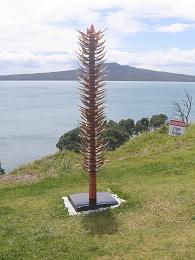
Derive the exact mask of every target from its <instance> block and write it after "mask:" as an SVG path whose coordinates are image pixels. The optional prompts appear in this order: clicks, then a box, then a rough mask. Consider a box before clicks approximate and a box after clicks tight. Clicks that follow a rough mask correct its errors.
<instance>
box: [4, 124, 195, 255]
mask: <svg viewBox="0 0 195 260" xmlns="http://www.w3.org/2000/svg"><path fill="white" fill-rule="evenodd" d="M12 174H13V180H11V181H6V180H3V179H2V180H0V185H1V189H0V259H1V260H2V259H6V260H7V259H166V260H167V259H181V260H183V259H195V126H194V125H192V126H190V127H189V128H188V129H187V134H186V135H185V136H183V137H170V136H168V135H167V134H166V133H163V132H160V131H157V132H155V133H151V134H148V133H146V134H143V135H142V136H140V137H137V138H135V139H133V140H131V141H129V142H127V143H126V144H125V145H123V146H122V147H121V148H119V149H118V150H116V151H114V152H111V153H109V154H108V156H107V161H106V165H105V168H104V170H103V171H102V172H101V173H100V174H99V175H98V190H99V191H107V190H111V191H112V192H114V193H117V194H118V195H119V196H120V197H121V198H123V199H125V200H126V203H124V204H122V205H121V206H120V207H119V208H116V209H113V210H107V211H105V212H103V213H98V214H97V213H96V214H92V215H89V216H74V217H70V216H68V213H67V210H66V209H64V206H63V201H62V197H63V196H65V195H67V194H70V193H75V192H83V191H87V190H88V183H87V181H88V180H87V176H86V174H85V173H84V172H83V171H82V167H81V158H80V157H79V156H78V155H76V154H74V153H70V152H61V153H57V154H55V155H53V156H50V157H47V158H44V159H41V160H38V161H35V162H33V163H32V164H30V165H28V166H22V167H20V168H18V169H16V170H15V171H14V172H13V173H12ZM29 174H30V176H31V175H33V176H36V179H33V181H31V179H30V178H27V179H26V176H28V175H29ZM16 176H20V177H21V180H22V181H21V182H20V181H15V178H14V177H16Z"/></svg>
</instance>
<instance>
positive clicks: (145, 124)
mask: <svg viewBox="0 0 195 260" xmlns="http://www.w3.org/2000/svg"><path fill="white" fill-rule="evenodd" d="M149 125H150V121H149V119H148V118H145V117H144V118H142V119H141V120H139V121H137V123H136V126H135V130H136V133H142V132H145V131H149Z"/></svg>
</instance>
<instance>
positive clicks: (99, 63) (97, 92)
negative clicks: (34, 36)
mask: <svg viewBox="0 0 195 260" xmlns="http://www.w3.org/2000/svg"><path fill="white" fill-rule="evenodd" d="M103 37H104V32H103V31H97V32H96V31H95V29H94V26H93V25H91V27H90V28H89V29H87V32H86V33H84V32H79V45H80V52H79V53H78V58H79V60H80V65H79V68H78V74H79V75H78V78H79V82H80V92H81V93H80V99H81V102H82V105H81V106H80V112H81V119H82V122H81V127H80V136H81V141H82V153H83V167H84V169H85V170H86V171H87V172H88V174H89V192H88V193H87V192H83V193H75V194H70V195H68V200H69V202H70V204H71V205H72V206H73V208H74V209H75V210H76V211H77V212H80V211H85V210H95V209H99V208H106V207H110V206H114V205H117V204H118V202H117V200H116V199H115V197H114V196H113V194H111V193H110V192H97V191H96V175H97V173H98V172H99V171H100V170H101V166H102V164H103V163H104V150H105V145H104V141H103V132H104V120H105V114H104V98H105V89H104V85H105V82H104V74H105V65H104V57H105V47H104V43H105V41H104V40H103Z"/></svg>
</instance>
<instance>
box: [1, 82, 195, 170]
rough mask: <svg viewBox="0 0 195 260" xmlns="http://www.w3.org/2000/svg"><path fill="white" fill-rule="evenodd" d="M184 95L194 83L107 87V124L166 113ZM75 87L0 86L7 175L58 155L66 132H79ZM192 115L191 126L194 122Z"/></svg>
mask: <svg viewBox="0 0 195 260" xmlns="http://www.w3.org/2000/svg"><path fill="white" fill-rule="evenodd" d="M185 89H186V90H188V91H189V92H190V93H191V95H192V96H193V97H194V99H195V83H183V82H182V83H175V82H108V83H107V99H106V105H107V109H106V113H107V118H108V119H113V120H116V121H119V120H121V119H122V118H123V119H125V118H132V119H134V120H138V119H140V118H142V117H151V116H152V115H153V114H158V113H165V114H167V115H168V116H169V117H170V118H173V117H174V113H173V109H172V104H173V102H175V101H177V100H178V99H182V98H183V97H184V95H185V92H184V90H185ZM77 105H78V83H77V82H74V81H57V82H56V81H54V82H51V81H35V82H33V81H1V82H0V161H1V162H2V165H3V168H4V169H5V170H7V171H10V170H12V169H14V168H15V167H16V166H18V165H20V164H26V163H28V162H31V161H32V160H35V159H38V158H40V157H42V156H45V155H48V154H51V153H54V152H55V151H57V149H56V147H55V145H56V143H57V141H58V139H59V137H60V136H61V135H62V134H63V133H64V132H66V131H68V130H71V129H72V128H74V127H76V126H78V120H79V112H78V107H77ZM194 112H195V110H194V109H193V110H192V113H191V118H190V119H191V121H195V113H194Z"/></svg>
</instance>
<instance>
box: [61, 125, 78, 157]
mask: <svg viewBox="0 0 195 260" xmlns="http://www.w3.org/2000/svg"><path fill="white" fill-rule="evenodd" d="M79 133H80V129H79V127H77V128H74V129H73V130H71V131H69V132H67V133H65V134H64V135H63V136H61V137H60V139H59V141H58V143H57V144H56V147H57V148H58V149H59V150H71V151H74V152H76V153H78V152H79V151H80V146H81V139H80V136H79Z"/></svg>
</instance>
